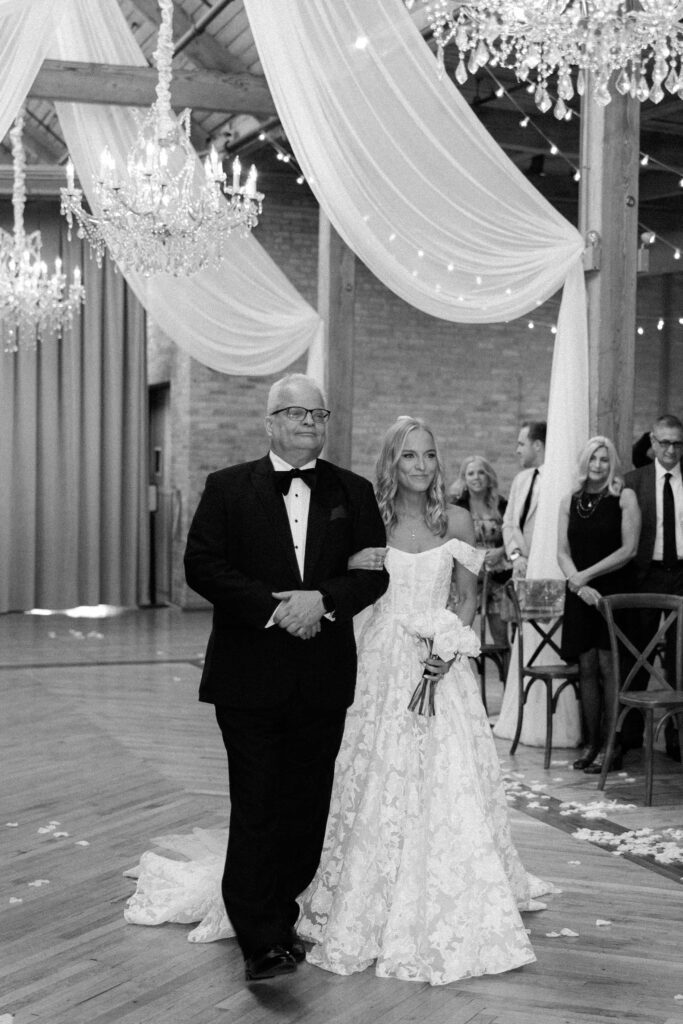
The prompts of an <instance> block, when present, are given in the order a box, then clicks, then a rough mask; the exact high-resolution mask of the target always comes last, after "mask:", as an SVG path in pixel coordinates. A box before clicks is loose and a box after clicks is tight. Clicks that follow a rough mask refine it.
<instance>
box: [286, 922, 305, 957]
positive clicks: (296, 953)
mask: <svg viewBox="0 0 683 1024" xmlns="http://www.w3.org/2000/svg"><path fill="white" fill-rule="evenodd" d="M287 949H288V950H289V952H290V953H291V955H292V956H293V957H294V959H295V960H296V962H297V963H298V964H300V963H303V961H304V960H305V959H306V947H305V946H304V942H303V939H300V938H299V936H298V935H297V933H296V932H295V931H294V929H293V928H292V930H291V932H290V936H289V942H288V943H287Z"/></svg>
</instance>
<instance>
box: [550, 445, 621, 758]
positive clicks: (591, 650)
mask: <svg viewBox="0 0 683 1024" xmlns="http://www.w3.org/2000/svg"><path fill="white" fill-rule="evenodd" d="M639 535H640V509H639V507H638V502H637V500H636V496H635V494H634V492H633V491H632V490H630V488H628V487H624V486H623V481H622V479H621V477H620V476H619V458H618V455H617V452H616V449H615V447H614V444H613V443H612V441H610V439H609V438H608V437H603V436H602V435H598V436H596V437H591V438H590V440H589V441H588V442H587V443H586V445H585V446H584V448H583V450H582V451H581V453H580V455H579V459H578V467H577V478H576V486H575V488H574V490H573V491H572V493H571V494H568V495H566V497H565V498H564V499H563V500H562V502H561V504H560V519H559V527H558V550H557V560H558V562H559V564H560V568H561V569H562V571H563V573H564V574H565V576H566V577H567V587H566V594H565V607H564V617H563V620H562V656H563V658H565V659H566V660H567V661H578V663H579V690H580V694H581V710H582V716H583V724H584V734H585V735H584V739H585V741H586V749H585V750H584V751H583V753H582V754H581V756H580V757H579V758H577V760H576V761H574V768H575V769H577V770H581V769H583V771H585V772H587V773H589V774H597V773H599V772H600V771H601V770H602V764H603V756H604V750H603V747H604V742H605V736H606V725H607V723H606V722H605V721H604V715H605V709H606V708H609V707H611V706H612V696H613V688H614V687H615V686H617V685H618V683H617V680H615V678H614V673H613V671H612V662H611V655H610V643H609V635H608V632H607V625H606V623H605V620H604V619H603V617H602V615H601V614H600V612H599V611H598V610H597V608H596V607H595V606H596V605H597V603H598V601H599V600H600V598H601V597H603V596H604V595H606V594H620V593H627V592H629V591H631V590H633V578H632V574H631V570H630V567H629V562H630V561H631V559H632V558H633V556H634V555H635V553H636V550H637V547H638V537H639ZM621 759H622V754H621V750H620V748H617V749H616V750H615V753H614V756H613V758H612V764H611V765H610V769H609V770H610V771H613V770H616V769H618V768H620V767H621Z"/></svg>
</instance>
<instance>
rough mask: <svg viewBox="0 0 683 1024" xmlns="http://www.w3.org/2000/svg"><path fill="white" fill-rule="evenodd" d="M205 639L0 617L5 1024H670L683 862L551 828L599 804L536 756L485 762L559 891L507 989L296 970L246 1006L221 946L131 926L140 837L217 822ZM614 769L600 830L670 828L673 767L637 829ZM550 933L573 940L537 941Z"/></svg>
mask: <svg viewBox="0 0 683 1024" xmlns="http://www.w3.org/2000/svg"><path fill="white" fill-rule="evenodd" d="M207 631H208V617H207V615H206V614H204V613H202V612H195V613H185V614H183V613H182V612H179V611H177V610H174V609H154V610H144V611H136V612H125V613H123V614H122V615H119V616H117V617H114V618H108V619H100V620H92V619H70V618H67V617H65V616H62V615H60V616H51V617H35V616H25V615H5V616H2V617H0V652H1V653H0V686H1V687H2V709H3V712H2V724H1V726H0V744H1V751H2V759H1V767H2V778H1V783H0V792H1V793H2V811H1V814H0V837H1V839H2V842H1V843H0V880H1V881H0V908H1V911H2V917H1V929H0V936H1V938H0V943H1V955H0V1022H2V1024H6V1022H9V1021H10V1020H11V1019H12V1018H13V1020H14V1024H29V1022H46V1024H47V1022H49V1024H86V1022H87V1024H108V1022H111V1024H214V1022H216V1024H223V1022H226V1024H227V1022H233V1021H235V1022H237V1021H239V1022H240V1024H261V1022H263V1024H275V1022H282V1024H288V1022H295V1021H296V1022H299V1021H301V1022H307V1024H328V1022H329V1024H366V1022H378V1024H399V1022H400V1024H408V1022H418V1021H419V1022H425V1024H465V1022H468V1024H475V1022H476V1024H527V1022H531V1021H533V1022H535V1024H536V1022H541V1024H561V1022H562V1024H575V1022H576V1024H578V1022H581V1024H598V1022H600V1024H607V1022H609V1024H615V1022H623V1021H631V1022H637V1024H664V1022H674V1021H677V1022H683V863H681V862H679V863H677V864H673V865H670V866H668V867H666V866H665V867H660V868H659V869H657V865H656V864H655V863H654V862H653V861H649V860H647V859H645V860H643V859H638V858H635V859H628V858H625V857H619V856H615V855H614V854H613V853H612V852H610V851H609V850H606V849H603V848H600V847H598V846H596V845H593V844H590V843H586V842H580V841H578V840H576V839H574V838H573V837H572V832H574V831H575V829H576V828H580V827H586V826H590V827H594V828H597V827H606V826H605V825H604V823H602V824H601V822H599V821H586V820H584V819H583V818H582V817H581V816H579V815H574V816H567V815H565V814H563V813H562V811H563V809H562V808H561V807H560V803H561V802H563V801H567V800H575V801H580V802H581V803H583V804H587V803H590V802H592V801H595V800H597V799H603V797H602V796H601V794H598V793H597V792H596V790H595V780H594V779H592V778H589V777H587V776H584V775H583V773H576V772H572V771H571V769H569V768H568V766H567V760H568V758H570V757H571V756H572V752H571V751H556V752H555V755H554V760H555V761H556V762H558V761H559V762H564V763H561V764H557V763H556V764H554V765H553V766H552V767H551V768H550V770H549V771H547V772H544V771H543V769H542V767H541V765H542V752H541V751H540V750H537V749H531V748H520V749H519V752H518V755H517V756H516V757H515V758H514V759H510V758H508V757H507V749H506V746H507V745H503V744H500V743H499V753H500V754H501V758H502V760H503V763H504V765H505V766H506V767H507V768H509V769H510V770H511V771H512V772H515V773H517V774H516V775H514V776H512V778H513V780H514V782H515V783H517V784H518V785H519V787H520V790H519V795H518V796H517V797H516V798H515V799H514V800H513V806H512V810H511V814H512V821H513V830H514V836H515V840H516V843H517V845H518V848H519V850H520V852H521V854H522V857H523V859H524V861H525V863H526V865H527V867H528V868H529V869H530V870H531V871H533V872H535V873H536V874H539V875H542V876H543V877H544V878H546V879H550V880H552V881H553V882H554V883H555V884H556V885H558V886H559V887H560V888H561V889H562V890H563V891H562V894H561V895H556V896H554V897H552V898H551V899H550V901H549V907H548V909H547V910H546V911H543V912H540V913H536V914H528V915H525V918H526V924H527V927H528V928H529V929H530V933H531V938H532V941H533V945H534V948H535V951H536V955H537V957H538V961H537V963H535V964H533V965H531V966H529V967H526V968H523V969H522V970H518V971H513V972H510V973H507V974H503V975H498V976H494V977H484V978H476V979H469V980H466V981H463V982H459V983H455V984H452V985H449V986H447V987H445V988H430V987H429V986H427V985H423V984H416V983H411V982H400V981H388V980H380V979H377V978H375V976H374V974H373V973H372V971H371V970H368V971H366V972H365V973H364V974H361V975H356V976H354V977H351V978H340V977H336V976H334V975H331V974H327V973H325V972H323V971H320V970H318V969H316V968H314V967H311V966H309V965H306V964H304V965H303V966H302V967H301V968H300V969H299V971H298V972H297V974H296V975H295V976H292V977H290V978H285V979H278V980H277V981H275V982H270V983H262V984H260V985H253V986H251V987H246V986H245V985H244V982H243V967H242V962H241V957H240V955H239V951H238V949H237V947H236V945H235V943H234V940H231V941H226V942H219V943H213V944H209V945H195V944H192V943H188V942H187V941H186V936H187V931H188V928H186V927H184V926H180V925H168V926H164V927H161V928H141V927H134V926H130V925H127V924H125V922H124V920H123V916H122V911H123V905H124V902H125V900H126V898H127V897H128V896H129V895H130V893H131V891H132V883H131V881H130V880H129V879H127V878H124V876H123V872H124V870H125V869H126V868H129V867H131V866H132V865H133V864H134V863H135V862H136V860H137V858H138V856H139V854H140V853H141V851H142V850H143V849H144V848H145V847H146V845H148V840H149V838H150V837H151V836H154V835H159V834H161V833H164V832H168V831H183V830H185V829H187V828H188V827H190V826H193V825H202V826H208V827H211V826H216V825H222V824H224V823H225V820H226V809H227V801H226V796H225V791H226V770H225V765H224V753H223V750H222V746H221V742H220V739H219V734H218V729H217V727H216V725H215V722H214V720H213V714H212V709H211V708H210V707H207V706H206V705H200V704H199V703H197V701H196V691H197V684H198V681H199V666H200V663H201V656H202V653H203V648H204V642H205V639H206V635H207ZM490 689H491V687H490ZM499 702H500V693H499V692H498V693H496V688H495V685H494V686H493V699H492V701H490V706H492V708H493V709H495V707H496V704H499ZM625 767H626V768H627V769H628V772H629V774H628V775H626V776H621V777H619V778H618V779H615V780H613V778H612V777H610V782H609V784H608V789H607V791H606V793H605V797H606V798H609V799H616V800H618V801H619V802H620V803H635V804H636V805H637V806H636V807H635V808H634V809H618V808H617V809H612V810H610V812H609V814H608V817H609V819H610V821H611V822H612V827H613V829H616V830H617V831H618V826H622V827H624V828H629V829H631V828H638V827H642V826H656V827H657V828H665V827H676V828H683V772H682V771H681V769H680V766H678V765H674V764H673V763H672V762H670V761H668V760H666V759H665V758H663V757H662V758H661V759H660V760H659V762H658V765H657V768H658V772H657V777H656V780H655V806H654V807H652V808H649V809H646V808H643V806H642V796H643V780H642V774H641V772H640V766H639V757H638V755H636V754H632V755H629V759H628V760H627V762H626V766H625ZM630 778H634V779H635V781H628V780H629V779H630ZM543 786H545V787H546V788H545V789H543V788H540V789H539V787H543ZM539 793H541V794H545V795H546V797H549V799H548V798H546V799H543V800H539V799H537V797H538V794H539ZM539 804H540V806H534V805H539ZM598 920H603V921H609V922H611V924H608V925H601V926H598V925H596V921H598ZM563 928H566V929H570V930H571V931H573V932H577V933H578V935H577V936H576V937H571V936H569V937H568V936H563V935H560V936H559V937H554V938H553V937H549V936H548V933H552V932H560V931H561V930H562V929H563ZM677 996H679V998H678V999H677V998H676V997H677ZM4 1015H7V1016H4Z"/></svg>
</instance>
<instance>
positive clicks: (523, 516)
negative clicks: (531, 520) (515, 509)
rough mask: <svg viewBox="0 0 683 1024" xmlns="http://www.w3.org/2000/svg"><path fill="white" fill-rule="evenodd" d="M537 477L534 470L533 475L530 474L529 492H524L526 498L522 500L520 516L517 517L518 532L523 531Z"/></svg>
mask: <svg viewBox="0 0 683 1024" xmlns="http://www.w3.org/2000/svg"><path fill="white" fill-rule="evenodd" d="M537 476H538V470H537V469H535V470H534V471H533V473H532V474H531V483H530V484H529V490H528V491H527V492H526V498H525V499H524V504H523V505H522V514H521V515H520V517H519V528H520V530H523V529H524V524H525V522H526V520H527V516H528V515H529V509H530V508H531V497H532V495H533V493H534V487H535V486H536V477H537Z"/></svg>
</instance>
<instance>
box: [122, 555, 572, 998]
mask: <svg viewBox="0 0 683 1024" xmlns="http://www.w3.org/2000/svg"><path fill="white" fill-rule="evenodd" d="M482 556H483V552H479V551H475V549H473V548H471V547H470V546H469V545H467V544H464V543H463V542H461V541H457V540H451V541H448V542H446V543H445V544H443V545H442V546H440V547H437V548H432V549H430V550H428V551H424V552H421V553H419V554H410V553H408V552H404V551H399V550H398V549H396V548H390V549H389V550H388V553H387V560H386V566H387V569H388V571H389V574H390V578H391V581H390V585H389V588H388V590H387V592H386V594H385V595H384V596H383V597H382V598H380V600H379V601H378V602H377V603H376V604H375V605H374V606H373V608H372V611H371V612H370V614H368V615H367V617H366V618H365V621H364V623H363V625H362V627H361V634H360V637H359V666H358V682H357V688H356V699H355V701H354V704H353V707H352V708H350V710H349V713H348V716H347V722H346V729H345V733H344V740H343V743H342V748H341V751H340V753H339V757H338V759H337V766H336V771H335V783H334V791H333V796H332V806H331V809H330V817H329V821H328V826H327V835H326V839H325V848H324V851H323V856H322V860H321V863H320V867H319V869H318V872H317V874H316V877H315V879H314V880H313V882H312V883H311V885H310V886H309V888H308V889H307V891H306V892H305V893H304V894H303V895H302V898H301V904H302V914H301V918H300V920H299V923H298V925H297V930H298V931H299V934H300V935H301V936H302V937H303V938H305V939H308V940H310V941H312V942H314V943H315V945H314V946H313V948H312V950H311V951H310V952H309V953H308V956H307V959H308V961H309V962H310V963H313V964H316V965H318V966H319V967H323V968H325V969H326V970H330V971H334V972H335V973H338V974H351V973H353V972H355V971H362V970H364V969H365V968H366V967H368V966H369V965H370V964H371V963H372V962H373V961H375V971H376V973H377V974H378V975H379V976H381V977H397V978H403V979H407V980H413V981H427V982H429V983H430V984H432V985H444V984H447V983H448V982H450V981H455V980H456V979H459V978H466V977H470V976H473V975H480V974H496V973H499V972H501V971H507V970H511V969H513V968H515V967H520V966H521V965H523V964H528V963H531V962H533V961H534V960H535V956H534V953H533V950H532V948H531V945H530V943H529V939H528V936H527V934H526V930H525V928H524V924H523V923H522V919H521V917H520V914H519V910H538V909H543V907H544V904H542V903H538V902H537V901H536V900H535V897H536V896H539V895H541V893H543V892H549V891H553V887H552V886H550V885H548V884H546V883H544V882H542V881H541V880H540V879H536V878H533V876H530V875H528V874H527V873H526V871H525V870H524V868H523V866H522V864H521V862H520V860H519V857H518V855H517V852H516V850H515V848H514V846H513V843H512V838H511V835H510V827H509V822H508V811H507V802H506V799H505V793H504V790H503V786H502V782H501V773H500V767H499V763H498V758H497V754H496V750H495V746H494V743H493V739H492V736H491V729H490V726H489V723H488V720H487V717H486V714H485V712H484V708H483V705H482V702H481V698H480V696H479V687H478V685H477V683H476V680H475V678H474V676H473V674H472V670H471V668H470V664H469V661H468V659H467V658H466V657H458V658H456V660H455V662H454V663H453V665H452V666H451V668H450V670H449V672H448V673H447V674H446V675H445V676H444V677H443V678H442V679H441V680H440V682H439V683H438V686H437V688H436V695H435V711H436V713H435V714H434V716H431V717H428V716H424V715H418V714H416V713H414V712H411V711H409V710H408V703H409V701H410V698H411V695H412V693H413V691H414V689H415V687H416V685H417V683H418V682H419V680H420V677H421V675H422V660H423V659H424V657H425V654H426V650H425V645H424V643H423V642H422V641H419V640H418V639H417V638H416V637H415V635H414V632H415V631H414V630H413V631H412V632H411V623H414V622H418V621H419V620H420V618H421V617H422V618H423V619H424V617H425V615H429V614H435V613H437V612H439V611H440V610H441V609H443V608H444V607H445V604H446V600H447V598H448V592H449V584H450V579H451V571H452V567H453V559H454V558H455V559H457V560H458V561H459V562H461V564H463V565H464V566H465V567H466V568H468V569H470V570H471V571H472V572H475V573H476V572H477V571H478V569H479V566H480V563H481V559H482ZM155 842H156V843H157V844H158V845H161V846H164V847H166V849H169V850H171V851H173V852H174V853H176V854H181V855H182V856H184V857H186V858H188V860H185V861H179V860H177V859H169V858H167V857H164V856H160V855H158V854H156V853H152V852H148V853H145V854H144V855H143V858H142V860H141V862H140V867H139V868H138V869H136V870H135V871H134V872H131V874H135V875H139V878H138V887H137V891H136V893H135V895H134V896H133V897H132V898H131V900H130V901H129V905H128V908H127V910H126V918H127V920H129V921H131V922H133V923H136V924H160V923H162V922H163V921H171V920H173V921H181V922H185V923H188V922H190V921H199V925H198V927H197V928H195V929H194V931H193V932H192V933H191V935H190V939H191V940H193V941H200V942H201V941H211V940H213V939H219V938H225V937H227V936H228V935H231V934H233V932H232V929H231V928H230V924H229V922H228V920H227V917H226V915H225V910H224V909H223V905H222V901H221V894H220V877H221V874H222V869H223V859H224V850H225V843H226V834H225V832H223V833H216V832H209V831H202V830H198V829H196V830H195V831H194V833H192V834H191V835H188V836H170V837H162V838H161V839H159V840H156V841H155Z"/></svg>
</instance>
